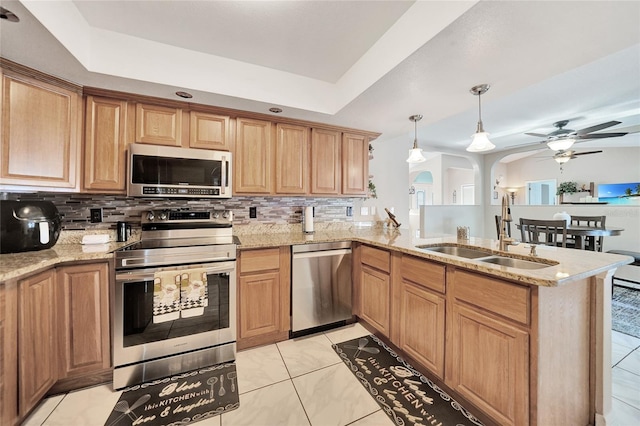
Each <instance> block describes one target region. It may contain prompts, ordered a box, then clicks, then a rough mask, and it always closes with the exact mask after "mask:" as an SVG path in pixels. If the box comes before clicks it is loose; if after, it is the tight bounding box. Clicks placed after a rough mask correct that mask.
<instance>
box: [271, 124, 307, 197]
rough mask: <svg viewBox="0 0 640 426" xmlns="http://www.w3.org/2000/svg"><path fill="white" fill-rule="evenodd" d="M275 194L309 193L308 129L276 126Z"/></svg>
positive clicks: (286, 125) (284, 125)
mask: <svg viewBox="0 0 640 426" xmlns="http://www.w3.org/2000/svg"><path fill="white" fill-rule="evenodd" d="M276 135H277V138H276V149H275V158H276V161H275V169H276V194H302V195H306V194H307V193H308V192H309V165H308V162H309V128H307V127H303V126H294V125H290V124H278V125H277V126H276Z"/></svg>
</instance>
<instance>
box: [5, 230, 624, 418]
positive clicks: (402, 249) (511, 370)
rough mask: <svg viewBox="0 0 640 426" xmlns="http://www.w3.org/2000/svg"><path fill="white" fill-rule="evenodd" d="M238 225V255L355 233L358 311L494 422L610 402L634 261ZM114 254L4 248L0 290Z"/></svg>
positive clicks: (65, 247) (578, 413)
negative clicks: (507, 259) (622, 269)
mask: <svg viewBox="0 0 640 426" xmlns="http://www.w3.org/2000/svg"><path fill="white" fill-rule="evenodd" d="M236 228H237V230H238V231H239V232H238V235H237V237H238V240H239V243H240V244H239V246H238V250H239V253H240V256H242V254H243V252H245V251H252V250H264V249H270V248H275V247H279V248H281V249H280V250H281V251H282V250H286V248H287V247H290V246H291V245H293V244H304V243H311V242H325V241H345V240H347V241H349V240H350V241H353V242H354V273H353V276H354V301H355V303H354V313H355V314H356V315H357V316H358V317H359V319H360V320H361V321H364V322H365V323H366V324H367V325H368V326H369V328H372V329H375V330H376V334H378V335H380V336H383V337H384V338H385V339H386V340H387V341H389V342H391V343H393V344H394V345H395V346H396V347H398V348H399V349H400V350H402V351H403V352H404V353H405V354H406V355H407V356H408V357H409V358H410V359H412V360H413V361H415V364H416V365H419V366H420V368H421V369H422V370H423V371H425V372H426V373H428V375H429V376H431V377H434V380H436V382H438V383H440V384H442V385H443V386H445V388H448V389H450V390H452V391H453V392H454V394H455V395H456V396H460V397H462V399H463V400H464V401H467V402H469V403H470V404H473V405H474V406H475V407H476V408H477V409H479V410H480V411H482V412H483V413H484V414H485V415H487V416H489V417H490V418H492V419H493V420H495V421H496V422H498V423H500V424H513V425H522V424H531V425H547V424H589V423H591V424H593V423H595V422H596V418H597V417H598V416H602V415H603V414H606V413H607V412H608V411H609V410H610V408H609V404H610V402H609V401H610V387H611V386H610V377H609V375H610V368H609V365H610V308H609V306H610V295H611V277H612V275H613V272H614V271H615V269H616V268H617V267H619V266H621V265H623V264H626V263H630V262H631V260H632V259H631V258H630V257H626V256H620V255H614V254H608V253H591V252H584V251H578V250H569V249H561V248H554V247H539V248H538V257H539V258H540V259H541V260H542V261H543V262H545V263H547V264H549V266H546V267H543V268H541V269H536V270H523V269H515V268H510V267H504V266H498V265H494V264H491V263H486V262H482V261H480V260H473V259H464V258H460V257H457V256H451V255H446V254H442V253H437V252H434V251H428V250H424V249H419V248H416V246H418V245H449V246H455V245H462V246H468V247H473V248H480V249H483V250H487V251H489V252H490V253H491V254H495V253H497V245H498V242H497V241H495V240H486V239H476V238H471V239H469V240H465V241H458V240H457V239H456V238H455V237H450V236H435V237H434V238H426V239H419V238H413V237H411V235H412V233H411V232H409V231H408V230H393V229H381V228H374V229H372V228H357V227H350V228H348V229H334V228H327V229H326V230H322V229H320V230H317V231H316V233H315V234H311V235H305V234H303V233H302V232H300V231H297V230H296V231H295V232H281V233H251V232H249V227H247V228H246V229H241V228H242V227H236ZM332 229H333V230H332ZM116 248H117V245H115V244H114V245H113V246H112V247H110V248H109V250H112V249H116ZM283 248H284V249H283ZM528 253H529V248H528V247H527V246H526V245H522V244H521V245H519V246H516V247H510V253H509V254H508V255H509V256H513V257H516V258H521V259H527V258H529V257H528ZM501 254H504V253H501ZM111 256H112V254H111V253H109V252H108V251H107V252H105V253H99V254H96V253H83V252H82V247H81V246H80V245H79V244H58V245H56V246H54V248H52V249H48V250H43V251H40V252H33V253H29V254H28V255H26V256H25V255H16V254H10V255H2V256H1V257H0V265H1V266H0V282H2V283H3V286H2V287H0V290H1V292H0V294H2V297H3V298H4V297H5V293H6V294H9V293H7V292H6V290H7V288H9V287H10V286H12V285H15V283H16V282H17V281H20V280H23V279H26V278H28V277H29V276H31V275H32V274H33V273H36V272H39V273H40V272H42V271H43V270H46V269H47V268H54V267H58V266H63V265H64V264H65V263H68V262H78V261H84V262H87V261H89V262H90V261H94V262H105V261H109V260H110V258H111ZM529 259H530V258H529ZM8 305H9V304H7V306H8ZM287 308H288V307H287ZM238 309H239V310H241V309H242V305H241V304H239V306H238ZM6 312H7V314H15V311H11V310H8V311H6ZM3 314H4V312H3ZM239 315H240V313H239ZM7 324H9V326H11V325H13V326H15V324H16V322H15V320H11V319H10V321H9V322H8V323H7ZM9 334H10V333H9ZM240 337H241V336H240ZM445 337H446V338H445ZM6 342H7V340H6V339H5V340H4V343H3V344H5V345H6ZM5 349H6V351H7V352H5V353H8V352H11V351H10V348H9V347H8V346H5ZM463 349H464V350H463ZM13 352H15V349H14V350H13ZM11 358H12V357H9V359H11ZM13 359H15V358H13ZM14 368H15V367H14ZM2 371H3V374H10V373H11V370H10V369H8V368H6V367H5V368H3V370H2ZM14 373H15V370H14ZM14 382H15V381H14ZM5 383H12V382H11V381H10V380H9V381H5ZM14 392H15V391H14ZM524 401H528V403H523V402H524ZM22 414H25V413H21V415H22Z"/></svg>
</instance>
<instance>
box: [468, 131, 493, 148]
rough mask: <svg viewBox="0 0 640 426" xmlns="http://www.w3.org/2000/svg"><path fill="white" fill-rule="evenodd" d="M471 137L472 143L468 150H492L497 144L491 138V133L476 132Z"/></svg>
mask: <svg viewBox="0 0 640 426" xmlns="http://www.w3.org/2000/svg"><path fill="white" fill-rule="evenodd" d="M472 138H473V139H471V145H469V146H468V147H467V151H468V152H484V151H491V150H492V149H494V148H495V147H496V146H495V145H494V144H492V143H491V141H490V140H489V133H487V132H478V133H474V134H473V136H472Z"/></svg>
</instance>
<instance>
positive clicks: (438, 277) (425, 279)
mask: <svg viewBox="0 0 640 426" xmlns="http://www.w3.org/2000/svg"><path fill="white" fill-rule="evenodd" d="M401 271H402V278H404V279H405V280H407V281H411V282H413V283H416V284H420V285H422V286H424V287H427V288H430V289H432V290H435V291H439V292H440V293H444V289H445V266H444V265H440V264H438V263H433V262H429V261H428V260H424V259H420V258H418V257H412V256H402V269H401Z"/></svg>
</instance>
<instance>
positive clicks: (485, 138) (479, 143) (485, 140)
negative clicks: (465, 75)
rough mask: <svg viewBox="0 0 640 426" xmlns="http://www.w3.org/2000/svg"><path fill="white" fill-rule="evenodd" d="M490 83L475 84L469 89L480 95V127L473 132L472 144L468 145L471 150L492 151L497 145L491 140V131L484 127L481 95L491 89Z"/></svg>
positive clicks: (468, 149)
mask: <svg viewBox="0 0 640 426" xmlns="http://www.w3.org/2000/svg"><path fill="white" fill-rule="evenodd" d="M489 87H490V86H489V85H488V84H479V85H477V86H473V87H472V88H471V90H469V91H470V92H471V93H472V94H474V95H475V96H477V97H478V128H477V130H476V132H475V133H474V134H473V136H472V139H471V145H469V146H468V147H467V151H469V152H483V151H491V150H492V149H494V148H495V147H496V146H495V145H494V144H492V143H491V141H490V140H489V133H487V132H485V131H484V128H483V127H482V106H481V104H480V95H483V94H484V93H486V92H487V90H489Z"/></svg>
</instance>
